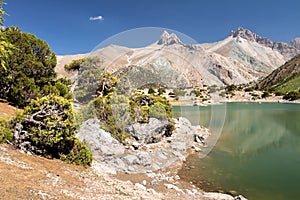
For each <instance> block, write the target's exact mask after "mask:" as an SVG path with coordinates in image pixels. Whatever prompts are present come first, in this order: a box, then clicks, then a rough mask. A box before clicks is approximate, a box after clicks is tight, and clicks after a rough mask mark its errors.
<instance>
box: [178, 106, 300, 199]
mask: <svg viewBox="0 0 300 200" xmlns="http://www.w3.org/2000/svg"><path fill="white" fill-rule="evenodd" d="M173 111H174V115H175V116H184V117H186V118H188V119H189V120H190V121H191V122H192V124H194V125H198V124H200V125H203V126H207V127H210V129H211V130H212V137H214V135H218V132H219V133H221V135H220V137H219V139H218V140H217V142H216V144H215V145H214V147H213V149H212V151H211V152H210V153H209V154H208V155H207V156H205V157H204V158H200V156H201V155H193V156H190V157H189V158H188V160H187V163H186V164H187V165H188V167H184V168H183V169H182V170H180V172H179V175H180V176H181V177H182V179H184V180H187V181H192V182H193V183H194V184H196V185H198V186H199V187H201V188H203V189H205V190H207V191H224V192H229V191H230V192H231V193H236V194H242V195H244V196H245V197H247V198H248V199H250V200H251V199H258V200H260V199H264V200H269V199H272V200H279V199H299V198H300V105H299V104H281V103H262V104H258V103H227V104H223V105H218V106H212V107H210V106H208V107H197V106H196V107H194V106H181V107H174V108H173ZM225 112H226V113H225ZM222 119H224V120H223V121H222ZM202 156H203V155H202Z"/></svg>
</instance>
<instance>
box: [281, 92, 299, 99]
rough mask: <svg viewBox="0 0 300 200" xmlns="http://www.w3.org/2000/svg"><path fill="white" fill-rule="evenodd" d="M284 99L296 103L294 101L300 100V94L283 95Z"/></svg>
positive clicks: (289, 93)
mask: <svg viewBox="0 0 300 200" xmlns="http://www.w3.org/2000/svg"><path fill="white" fill-rule="evenodd" d="M283 99H285V100H289V101H294V100H297V99H300V92H299V91H291V92H288V93H287V94H285V95H283Z"/></svg>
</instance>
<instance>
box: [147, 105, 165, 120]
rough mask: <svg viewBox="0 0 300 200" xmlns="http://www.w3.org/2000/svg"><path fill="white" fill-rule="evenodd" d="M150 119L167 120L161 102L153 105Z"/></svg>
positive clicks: (150, 110)
mask: <svg viewBox="0 0 300 200" xmlns="http://www.w3.org/2000/svg"><path fill="white" fill-rule="evenodd" d="M149 117H153V118H156V119H163V118H167V114H166V110H165V107H164V105H163V104H162V103H160V102H156V103H154V104H153V105H151V106H150V109H149Z"/></svg>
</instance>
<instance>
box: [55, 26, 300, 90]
mask: <svg viewBox="0 0 300 200" xmlns="http://www.w3.org/2000/svg"><path fill="white" fill-rule="evenodd" d="M299 53H300V39H299V38H296V39H294V40H292V41H291V43H290V44H287V43H283V42H273V41H271V40H269V39H267V38H264V37H261V36H259V35H257V34H255V33H252V32H251V31H250V30H247V29H244V28H239V29H238V30H236V31H232V32H231V33H230V34H229V36H228V37H226V38H225V39H224V40H222V41H219V42H214V43H205V44H184V43H183V42H181V41H180V39H179V38H178V37H177V36H176V35H175V34H173V33H172V34H169V33H167V32H163V33H162V35H161V37H160V38H159V39H158V40H157V42H155V43H153V44H151V45H149V46H146V47H144V48H127V47H122V46H117V45H110V46H107V47H105V48H103V49H99V50H96V51H94V52H91V53H89V54H81V55H67V56H58V65H57V68H56V69H57V71H58V72H59V73H61V74H63V75H67V74H66V73H65V72H64V70H63V66H64V65H65V64H67V63H69V62H70V61H71V60H73V59H78V58H82V57H88V56H97V57H99V58H100V59H101V60H102V66H104V67H105V70H106V71H108V72H110V73H118V72H120V71H122V74H123V75H124V76H126V78H127V79H129V80H131V83H132V85H133V86H135V87H140V86H142V85H148V84H155V85H161V86H165V87H170V88H172V87H180V88H183V87H192V86H201V85H203V84H206V85H213V84H216V85H228V84H241V83H248V82H250V81H254V80H257V79H259V78H262V77H265V76H267V75H268V74H270V73H271V72H272V71H273V70H275V69H277V68H278V67H280V66H281V65H283V64H284V63H285V62H286V61H288V60H290V59H291V58H292V57H294V56H296V55H297V54H299Z"/></svg>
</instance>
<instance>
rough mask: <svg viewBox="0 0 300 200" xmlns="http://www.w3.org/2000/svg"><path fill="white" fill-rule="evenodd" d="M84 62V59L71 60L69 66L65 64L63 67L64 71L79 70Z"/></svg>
mask: <svg viewBox="0 0 300 200" xmlns="http://www.w3.org/2000/svg"><path fill="white" fill-rule="evenodd" d="M85 61H86V58H81V59H78V60H73V61H72V62H71V63H70V64H67V65H65V66H64V68H65V70H66V71H75V70H79V69H80V66H81V64H82V63H83V62H85Z"/></svg>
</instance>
